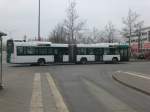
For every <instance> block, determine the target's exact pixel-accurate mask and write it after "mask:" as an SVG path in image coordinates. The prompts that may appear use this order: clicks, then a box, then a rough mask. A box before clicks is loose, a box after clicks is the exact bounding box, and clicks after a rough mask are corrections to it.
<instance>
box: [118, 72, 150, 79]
mask: <svg viewBox="0 0 150 112" xmlns="http://www.w3.org/2000/svg"><path fill="white" fill-rule="evenodd" d="M118 72H119V73H120V72H122V71H118ZM123 73H127V74H129V75H132V76H136V77H139V78H144V79H149V80H150V77H147V76H144V74H141V73H136V72H134V73H132V72H123ZM139 74H140V75H139Z"/></svg>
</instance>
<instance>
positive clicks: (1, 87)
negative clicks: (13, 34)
mask: <svg viewBox="0 0 150 112" xmlns="http://www.w3.org/2000/svg"><path fill="white" fill-rule="evenodd" d="M2 36H7V34H5V33H3V32H0V89H3V86H2V82H3V80H2V73H3V71H2V69H3V67H2V65H3V64H2V61H3V58H2V57H3V48H2V46H3V45H2V44H3V42H2V40H3V39H2Z"/></svg>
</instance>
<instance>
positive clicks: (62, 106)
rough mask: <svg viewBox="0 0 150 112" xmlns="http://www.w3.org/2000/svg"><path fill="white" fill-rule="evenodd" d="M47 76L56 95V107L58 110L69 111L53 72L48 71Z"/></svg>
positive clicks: (61, 111)
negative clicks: (52, 74)
mask: <svg viewBox="0 0 150 112" xmlns="http://www.w3.org/2000/svg"><path fill="white" fill-rule="evenodd" d="M46 76H47V80H48V83H49V86H50V88H51V91H52V94H53V96H54V99H55V103H56V108H57V110H58V112H69V110H68V107H67V105H66V104H65V102H64V100H63V97H62V95H61V94H60V92H59V90H58V88H57V86H56V84H55V82H54V80H53V78H52V76H51V74H49V73H46Z"/></svg>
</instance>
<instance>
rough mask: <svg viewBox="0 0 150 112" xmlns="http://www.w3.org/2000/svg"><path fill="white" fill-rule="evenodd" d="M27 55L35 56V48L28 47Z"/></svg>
mask: <svg viewBox="0 0 150 112" xmlns="http://www.w3.org/2000/svg"><path fill="white" fill-rule="evenodd" d="M27 55H35V47H27Z"/></svg>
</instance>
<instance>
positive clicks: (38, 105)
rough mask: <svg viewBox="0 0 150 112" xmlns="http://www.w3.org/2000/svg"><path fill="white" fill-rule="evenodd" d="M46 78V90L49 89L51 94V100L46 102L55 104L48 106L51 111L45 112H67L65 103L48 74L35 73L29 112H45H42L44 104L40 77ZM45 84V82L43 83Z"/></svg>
mask: <svg viewBox="0 0 150 112" xmlns="http://www.w3.org/2000/svg"><path fill="white" fill-rule="evenodd" d="M43 76H44V77H46V80H47V82H48V87H49V88H48V89H50V92H51V93H48V94H52V96H51V97H53V98H47V99H48V100H54V101H53V102H52V101H51V103H55V104H51V103H50V104H48V105H49V106H50V107H51V110H47V111H48V112H69V110H68V107H67V106H66V103H65V101H64V99H63V97H62V95H61V93H60V92H59V90H58V88H57V86H56V83H55V81H54V80H53V78H52V76H51V74H50V73H35V74H34V80H33V85H32V86H33V87H32V97H31V104H30V112H45V111H44V104H43V95H44V94H45V93H43V94H42V92H43V91H42V87H41V85H42V77H43ZM44 83H46V81H45V82H44Z"/></svg>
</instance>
